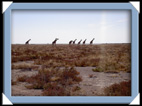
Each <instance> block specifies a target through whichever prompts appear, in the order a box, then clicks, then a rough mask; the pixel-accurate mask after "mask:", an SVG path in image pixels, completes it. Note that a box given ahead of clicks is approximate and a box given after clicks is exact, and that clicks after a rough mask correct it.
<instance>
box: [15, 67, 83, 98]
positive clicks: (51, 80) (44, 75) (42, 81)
mask: <svg viewBox="0 0 142 106" xmlns="http://www.w3.org/2000/svg"><path fill="white" fill-rule="evenodd" d="M78 75H79V72H77V71H76V70H75V69H74V68H73V67H71V68H68V67H66V68H65V69H62V70H60V71H59V69H57V68H43V69H41V70H39V72H38V74H36V75H34V76H31V77H26V76H22V77H19V78H18V79H17V81H19V82H28V83H30V84H31V85H28V86H26V88H28V89H43V95H48V96H68V95H71V94H70V91H67V89H66V88H70V87H72V86H71V85H73V84H76V83H79V82H81V81H82V79H81V77H79V76H78Z"/></svg>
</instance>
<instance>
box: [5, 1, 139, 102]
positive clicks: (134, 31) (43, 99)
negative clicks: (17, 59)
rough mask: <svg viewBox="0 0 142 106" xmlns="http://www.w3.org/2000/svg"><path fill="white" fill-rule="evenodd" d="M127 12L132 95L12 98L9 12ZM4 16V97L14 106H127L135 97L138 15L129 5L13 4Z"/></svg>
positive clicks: (137, 82) (136, 87)
mask: <svg viewBox="0 0 142 106" xmlns="http://www.w3.org/2000/svg"><path fill="white" fill-rule="evenodd" d="M14 9H16V10H30V9H32V10H42V9H52V10H53V9H54V10H58V9H62V10H64V9H65V10H68V9H69V10H78V9H79V10H96V9H97V10H130V11H131V19H132V24H131V29H132V30H131V92H132V93H131V94H132V95H131V96H11V11H12V10H14ZM3 15H4V86H3V90H4V94H5V95H6V97H7V98H8V99H9V100H10V101H11V102H12V103H13V104H30V103H32V104H33V103H34V104H35V103H36V104H48V103H49V104H51V103H54V104H59V103H61V104H63V103H74V104H78V103H79V104H80V103H82V104H88V103H89V104H94V103H97V104H100V103H101V104H110V103H112V104H116V103H119V104H129V103H131V102H132V100H133V99H134V98H135V97H136V96H137V95H138V93H139V91H138V88H139V78H138V74H139V72H138V59H139V58H138V56H139V55H138V50H139V49H138V48H139V47H138V46H139V45H138V44H139V42H138V34H139V27H138V26H139V13H138V11H137V10H136V9H135V8H134V7H133V6H132V4H130V3H12V4H11V5H10V6H9V7H8V8H7V10H6V11H5V12H4V13H3Z"/></svg>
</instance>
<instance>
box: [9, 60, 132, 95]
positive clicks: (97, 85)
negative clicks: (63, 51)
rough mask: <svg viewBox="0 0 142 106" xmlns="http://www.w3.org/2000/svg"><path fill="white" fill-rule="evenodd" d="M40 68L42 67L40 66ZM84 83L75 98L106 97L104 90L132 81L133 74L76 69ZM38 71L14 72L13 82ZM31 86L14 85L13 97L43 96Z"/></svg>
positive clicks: (87, 68)
mask: <svg viewBox="0 0 142 106" xmlns="http://www.w3.org/2000/svg"><path fill="white" fill-rule="evenodd" d="M13 64H15V65H19V64H30V65H33V64H34V62H33V61H25V62H15V63H13ZM38 67H39V68H40V65H39V66H38ZM75 68H76V70H77V71H78V72H80V76H81V77H82V81H81V82H80V83H79V84H77V86H79V87H80V88H81V89H80V90H78V91H76V92H74V95H75V96H102V95H104V91H103V89H104V88H105V87H108V86H110V85H112V84H114V83H120V82H122V81H128V80H130V79H131V73H127V72H118V73H106V72H93V71H92V69H94V68H95V67H75ZM37 73H38V71H37V70H28V69H27V70H23V69H13V70H12V73H11V75H12V81H16V80H17V78H18V77H21V76H24V75H26V76H32V75H35V74H37ZM26 85H29V84H28V83H27V82H16V84H13V85H12V94H11V95H12V96H42V95H41V94H42V90H41V89H27V88H26V87H25V86H26Z"/></svg>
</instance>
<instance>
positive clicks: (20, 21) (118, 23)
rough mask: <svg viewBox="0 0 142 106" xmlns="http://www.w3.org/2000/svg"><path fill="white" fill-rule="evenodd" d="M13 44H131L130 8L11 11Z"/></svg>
mask: <svg viewBox="0 0 142 106" xmlns="http://www.w3.org/2000/svg"><path fill="white" fill-rule="evenodd" d="M11 28H12V29H11V43H12V44H24V43H25V42H26V41H27V40H28V39H31V41H30V44H47V43H48V44H51V43H52V41H53V40H54V39H55V38H59V40H58V41H57V43H59V44H61V43H64V44H67V43H68V42H69V41H70V40H74V39H77V41H76V43H77V42H78V41H79V40H80V39H82V40H84V39H87V41H86V43H89V42H90V41H91V40H92V39H93V38H95V40H94V44H95V43H131V12H130V11H129V10H12V13H11Z"/></svg>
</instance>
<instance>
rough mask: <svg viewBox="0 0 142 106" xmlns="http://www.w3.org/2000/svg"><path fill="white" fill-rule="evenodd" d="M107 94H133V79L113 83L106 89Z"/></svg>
mask: <svg viewBox="0 0 142 106" xmlns="http://www.w3.org/2000/svg"><path fill="white" fill-rule="evenodd" d="M104 92H105V95H106V96H131V81H128V82H126V81H123V82H121V83H119V84H113V85H111V86H109V87H107V88H105V90H104Z"/></svg>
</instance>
